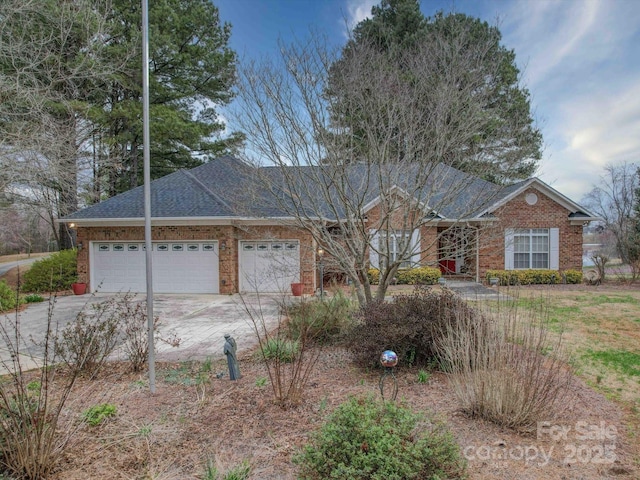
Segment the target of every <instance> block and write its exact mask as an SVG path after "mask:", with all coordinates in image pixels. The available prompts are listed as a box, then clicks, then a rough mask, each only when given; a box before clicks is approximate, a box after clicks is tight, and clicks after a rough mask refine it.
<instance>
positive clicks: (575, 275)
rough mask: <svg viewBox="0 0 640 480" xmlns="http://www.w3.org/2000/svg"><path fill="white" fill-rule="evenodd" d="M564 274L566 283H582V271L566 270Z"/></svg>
mask: <svg viewBox="0 0 640 480" xmlns="http://www.w3.org/2000/svg"><path fill="white" fill-rule="evenodd" d="M562 274H563V276H564V281H565V282H566V283H573V284H575V283H582V272H581V271H580V270H565V271H564V272H562Z"/></svg>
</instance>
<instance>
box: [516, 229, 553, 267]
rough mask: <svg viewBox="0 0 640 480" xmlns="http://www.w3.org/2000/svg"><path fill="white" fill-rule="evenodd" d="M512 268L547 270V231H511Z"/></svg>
mask: <svg viewBox="0 0 640 480" xmlns="http://www.w3.org/2000/svg"><path fill="white" fill-rule="evenodd" d="M513 268H514V269H528V268H535V269H548V268H549V229H548V228H516V229H514V231H513Z"/></svg>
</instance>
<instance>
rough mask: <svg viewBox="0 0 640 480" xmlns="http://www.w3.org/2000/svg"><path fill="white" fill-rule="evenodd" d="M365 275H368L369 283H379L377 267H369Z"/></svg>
mask: <svg viewBox="0 0 640 480" xmlns="http://www.w3.org/2000/svg"><path fill="white" fill-rule="evenodd" d="M367 277H369V283H370V284H371V285H377V284H378V283H380V270H378V269H377V268H370V269H369V270H367Z"/></svg>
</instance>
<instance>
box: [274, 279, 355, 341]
mask: <svg viewBox="0 0 640 480" xmlns="http://www.w3.org/2000/svg"><path fill="white" fill-rule="evenodd" d="M285 313H286V315H287V317H288V321H287V336H288V337H289V338H291V339H298V338H300V336H302V335H304V336H305V337H306V339H307V340H308V341H312V342H318V343H328V342H331V341H334V340H336V339H338V338H339V337H340V336H341V334H343V333H344V331H346V330H347V328H348V327H349V326H350V325H351V323H352V315H353V305H352V303H351V300H349V299H348V298H347V297H346V296H345V295H344V294H343V293H342V291H341V290H336V292H335V293H334V295H333V296H332V297H330V298H328V299H326V300H324V301H312V302H305V301H302V302H299V303H294V304H289V305H287V306H285Z"/></svg>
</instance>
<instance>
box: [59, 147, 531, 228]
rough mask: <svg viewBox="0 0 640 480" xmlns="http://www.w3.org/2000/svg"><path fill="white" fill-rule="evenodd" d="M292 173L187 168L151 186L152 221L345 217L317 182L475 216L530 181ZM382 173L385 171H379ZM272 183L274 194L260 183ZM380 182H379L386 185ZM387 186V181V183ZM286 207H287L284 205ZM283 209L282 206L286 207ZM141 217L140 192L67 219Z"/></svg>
mask: <svg viewBox="0 0 640 480" xmlns="http://www.w3.org/2000/svg"><path fill="white" fill-rule="evenodd" d="M290 168H291V169H292V170H288V171H287V175H290V177H289V178H288V181H285V174H284V173H283V171H282V170H281V169H279V168H276V167H263V168H255V167H253V166H251V165H249V164H247V163H245V162H242V161H240V160H238V159H236V158H233V157H230V156H224V157H220V158H217V159H215V160H211V161H210V162H207V163H205V164H203V165H200V166H198V167H195V168H193V169H190V170H179V171H177V172H175V173H172V174H170V175H167V176H165V177H162V178H159V179H157V180H154V181H152V182H151V216H152V217H154V218H158V217H159V218H195V217H200V218H203V217H204V218H216V217H217V218H232V217H240V218H242V217H244V218H282V217H290V216H291V214H290V212H291V209H292V208H298V209H299V210H300V211H306V212H307V213H308V214H309V216H311V217H317V216H318V215H321V216H323V217H325V218H327V219H335V218H338V217H341V216H344V214H345V212H344V211H343V209H342V205H340V202H335V201H332V200H333V199H335V198H337V197H336V195H337V194H338V193H337V191H335V192H333V193H332V194H329V195H327V194H326V193H325V192H326V189H325V188H318V185H317V183H320V182H321V183H323V184H324V185H328V186H331V185H332V183H335V182H338V181H339V182H341V183H342V185H343V187H341V188H342V189H344V185H347V187H348V189H349V196H350V201H353V202H354V203H356V204H357V205H359V206H361V207H364V206H365V205H367V204H368V203H370V202H373V201H374V200H375V199H376V198H377V197H378V196H379V195H380V192H381V190H384V189H389V188H392V187H396V188H399V189H400V190H401V191H404V192H406V193H407V194H410V195H413V196H415V197H416V198H420V200H421V201H422V202H423V204H424V206H425V207H426V208H427V209H431V211H432V212H433V213H434V214H436V215H438V216H439V217H441V218H445V219H459V218H472V217H474V216H477V215H480V214H482V213H483V212H486V211H488V210H489V211H490V210H491V206H492V205H495V204H496V203H499V202H500V201H501V200H503V199H505V198H507V197H508V196H509V195H511V194H513V193H515V192H517V191H518V190H519V189H520V188H522V187H523V186H524V185H525V183H526V182H528V181H529V180H526V181H524V182H520V183H517V184H514V185H510V186H507V187H501V186H499V185H496V184H493V183H490V182H487V181H484V180H482V179H480V178H477V177H473V176H471V175H469V174H466V173H463V172H461V171H459V170H456V169H454V168H451V167H448V166H446V165H444V164H439V165H436V166H435V168H433V170H432V171H431V172H429V175H428V176H426V177H424V178H423V179H422V180H417V179H420V178H421V173H420V172H421V171H420V170H419V169H418V168H417V167H416V169H415V171H411V170H409V171H406V170H405V171H404V172H403V173H402V174H397V173H396V172H395V171H394V167H392V166H383V167H375V166H373V167H372V166H371V165H366V164H353V165H350V166H348V167H346V168H344V167H343V168H340V169H339V170H335V171H334V175H333V176H332V172H331V171H330V170H329V168H328V167H290ZM379 169H380V170H379ZM260 176H263V178H264V176H266V177H267V178H269V179H270V183H271V188H267V187H266V186H265V182H260V180H259V177H260ZM381 179H382V180H381ZM385 182H386V183H385ZM283 202H284V203H283ZM283 205H284V208H283ZM142 218H144V190H143V187H137V188H134V189H132V190H130V191H128V192H125V193H122V194H120V195H116V196H115V197H112V198H109V199H108V200H105V201H103V202H101V203H99V204H96V205H92V206H90V207H87V208H85V209H82V210H80V211H78V212H76V213H73V214H71V215H69V216H67V217H65V218H64V220H67V221H72V220H108V219H142Z"/></svg>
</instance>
